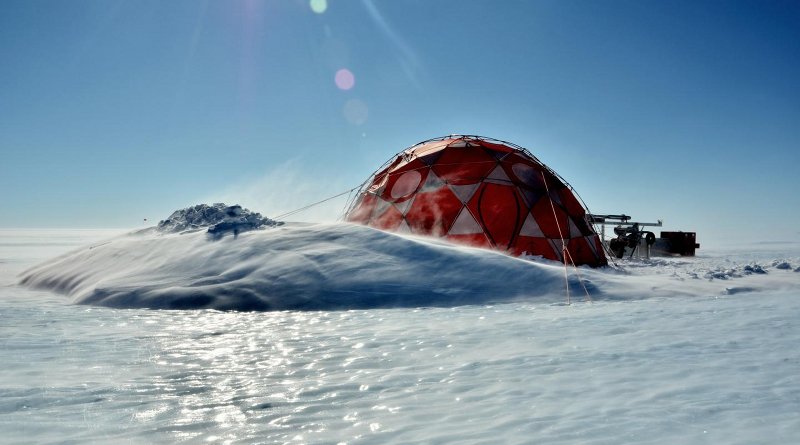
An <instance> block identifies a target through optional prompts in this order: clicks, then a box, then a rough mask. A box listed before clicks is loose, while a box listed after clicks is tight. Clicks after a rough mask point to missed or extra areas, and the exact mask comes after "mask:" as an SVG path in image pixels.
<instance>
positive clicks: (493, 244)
mask: <svg viewBox="0 0 800 445" xmlns="http://www.w3.org/2000/svg"><path fill="white" fill-rule="evenodd" d="M586 215H587V212H586V209H585V205H584V204H583V201H582V200H580V197H579V196H577V193H575V192H574V190H573V188H572V186H570V185H569V183H568V182H567V181H565V180H564V179H563V178H562V177H561V176H560V175H559V174H558V173H556V172H555V171H554V170H553V169H551V168H550V167H548V166H547V165H545V164H544V163H543V162H542V161H540V160H539V159H538V158H537V157H536V156H534V155H533V154H532V153H531V152H530V151H528V150H527V149H525V148H523V147H520V146H519V145H516V144H512V143H510V142H506V141H502V140H498V139H493V138H487V137H483V136H476V135H450V136H443V137H438V138H433V139H428V140H426V141H422V142H420V143H417V144H414V145H412V146H410V147H408V148H406V149H405V150H403V151H400V152H398V153H397V154H396V155H395V156H393V157H392V158H390V159H389V160H388V161H386V162H385V163H384V164H383V165H382V166H381V167H380V168H379V169H378V170H377V171H376V172H375V173H373V174H372V175H371V176H370V177H369V178H368V179H367V180H366V181H365V182H364V183H363V184H362V185H361V187H359V189H358V192H357V194H356V195H355V197H354V199H353V200H352V201H351V202H350V203H349V204H348V210H347V212H346V215H345V220H347V221H350V222H355V223H361V224H365V225H368V226H371V227H375V228H378V229H382V230H387V231H393V232H399V233H411V234H417V235H428V236H436V237H441V238H445V239H448V240H450V241H452V242H454V243H459V244H466V245H471V246H476V247H485V248H490V249H495V250H500V251H503V252H506V253H508V254H511V255H514V256H520V255H540V256H542V257H544V258H547V259H551V260H557V261H562V262H565V263H570V264H576V265H580V264H588V265H591V266H601V265H605V264H607V261H606V257H605V255H604V252H603V247H602V244H601V242H600V239H599V237H598V236H597V233H596V231H595V230H594V228H593V227H592V225H591V224H590V223H589V222H588V220H587V218H586Z"/></svg>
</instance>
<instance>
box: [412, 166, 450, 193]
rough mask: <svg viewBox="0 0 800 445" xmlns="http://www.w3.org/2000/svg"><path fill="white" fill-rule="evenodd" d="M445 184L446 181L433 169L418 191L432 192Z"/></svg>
mask: <svg viewBox="0 0 800 445" xmlns="http://www.w3.org/2000/svg"><path fill="white" fill-rule="evenodd" d="M443 185H444V182H443V181H442V180H441V179H439V177H438V176H436V173H434V172H433V170H429V171H428V178H427V179H425V184H423V185H422V188H420V189H419V192H418V193H425V192H432V191H434V190H437V189H439V188H440V187H442V186H443Z"/></svg>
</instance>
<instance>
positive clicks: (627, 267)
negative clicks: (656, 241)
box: [21, 211, 800, 311]
mask: <svg viewBox="0 0 800 445" xmlns="http://www.w3.org/2000/svg"><path fill="white" fill-rule="evenodd" d="M189 213H191V212H189ZM195 213H196V211H195ZM170 219H172V218H170ZM186 219H187V221H188V220H191V221H196V220H194V219H191V218H186ZM191 224H192V227H196V224H195V223H194V222H192V223H191ZM217 224H219V223H217ZM172 227H173V229H170V230H160V229H158V228H152V229H145V230H141V231H138V232H133V233H129V234H126V235H123V236H119V237H117V238H112V239H109V240H107V241H104V242H100V243H97V244H95V245H92V246H87V247H85V248H82V249H78V250H76V251H73V252H71V253H68V254H65V255H63V256H61V257H59V258H56V259H53V260H51V261H48V262H45V263H43V264H41V265H39V266H36V267H34V268H32V269H30V270H28V271H27V272H25V273H24V274H23V275H22V281H21V282H22V284H24V285H27V286H30V287H35V288H42V289H48V290H52V291H56V292H59V293H63V294H66V295H68V296H70V297H71V298H72V299H73V301H74V302H76V303H81V304H97V305H105V306H111V307H120V308H164V309H200V308H208V309H219V310H243V311H249V310H259V311H269V310H297V309H300V310H339V309H365V308H382V307H423V306H438V307H448V306H456V305H468V304H487V303H498V302H509V301H514V300H535V301H538V302H546V303H560V302H564V301H566V299H567V298H568V297H567V288H566V285H565V270H564V267H563V265H561V264H560V263H553V262H549V261H541V260H540V261H527V260H521V259H517V258H512V257H509V256H506V255H503V254H500V253H497V252H491V251H487V250H483V249H472V248H467V247H463V246H454V245H451V244H448V243H446V242H444V241H441V240H435V239H430V238H421V237H409V236H401V235H397V234H391V233H386V232H382V231H379V230H375V229H372V228H368V227H364V226H358V225H352V224H343V223H340V224H306V223H288V224H285V225H281V226H276V225H273V226H271V227H270V228H267V229H264V230H252V231H247V232H243V233H241V234H238V236H235V235H234V234H226V233H225V232H220V233H217V234H210V233H206V232H204V231H201V230H189V231H186V230H182V229H178V227H189V225H184V224H174V225H172ZM783 263H786V264H787V265H788V267H787V266H786V265H783ZM795 264H796V263H795ZM792 268H793V266H792V264H790V263H789V262H787V261H777V260H776V261H774V262H773V263H772V265H770V264H769V263H765V264H764V265H761V264H757V263H753V264H734V265H730V266H726V267H721V266H720V264H719V263H718V262H713V261H712V262H710V263H708V264H706V263H705V262H704V260H702V259H700V258H688V259H686V258H667V259H652V260H644V261H632V262H625V263H624V264H623V267H621V268H604V269H590V268H588V267H581V268H579V269H574V268H570V269H569V270H568V275H569V277H568V282H569V298H571V300H572V301H580V300H589V299H638V298H647V297H654V296H655V297H660V296H675V295H697V296H708V295H733V294H739V293H745V292H751V291H755V290H758V289H761V288H763V287H764V285H765V283H769V286H770V287H771V288H794V289H796V288H798V287H800V286H798V284H799V283H798V282H799V281H800V275H799V274H795V273H794V272H792ZM732 280H736V283H733V282H732Z"/></svg>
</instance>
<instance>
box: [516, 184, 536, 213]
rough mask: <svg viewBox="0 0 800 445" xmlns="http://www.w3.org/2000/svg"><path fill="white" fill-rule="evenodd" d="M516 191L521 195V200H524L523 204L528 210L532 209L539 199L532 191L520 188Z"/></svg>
mask: <svg viewBox="0 0 800 445" xmlns="http://www.w3.org/2000/svg"><path fill="white" fill-rule="evenodd" d="M517 190H519V191H520V193H522V198H523V199H524V200H525V204H526V205H527V206H528V210H530V209H532V208H533V205H534V204H536V200H537V198H538V197H539V194H538V193H536V192H534V191H533V190H526V189H524V188H522V187H517Z"/></svg>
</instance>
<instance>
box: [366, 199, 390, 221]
mask: <svg viewBox="0 0 800 445" xmlns="http://www.w3.org/2000/svg"><path fill="white" fill-rule="evenodd" d="M390 205H392V204H391V203H390V202H389V201H384V200H382V199H381V198H378V199H376V200H375V208H374V209H373V210H372V217H371V219H375V218H378V217H379V216H381V215H383V212H385V211H386V209H388V208H389V206H390Z"/></svg>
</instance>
